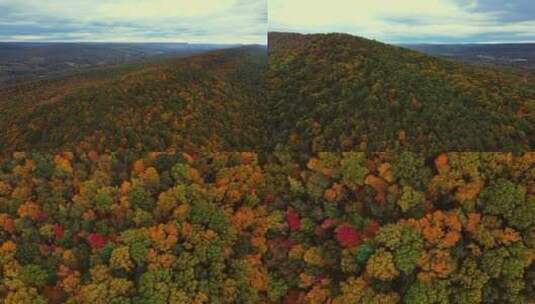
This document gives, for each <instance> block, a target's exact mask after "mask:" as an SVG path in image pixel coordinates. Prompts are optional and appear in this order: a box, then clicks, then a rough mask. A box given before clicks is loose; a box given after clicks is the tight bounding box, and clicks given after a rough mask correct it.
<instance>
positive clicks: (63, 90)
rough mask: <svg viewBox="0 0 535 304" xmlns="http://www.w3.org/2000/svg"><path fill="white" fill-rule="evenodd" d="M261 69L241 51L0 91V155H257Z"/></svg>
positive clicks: (254, 52) (257, 55)
mask: <svg viewBox="0 0 535 304" xmlns="http://www.w3.org/2000/svg"><path fill="white" fill-rule="evenodd" d="M266 63H267V58H266V51H265V49H264V48H261V47H243V48H237V49H230V50H223V51H215V52H211V53H207V54H203V55H197V56H192V57H188V58H175V59H166V60H162V61H161V62H151V63H148V64H142V65H138V66H127V67H118V68H113V69H108V70H101V71H96V72H93V73H88V74H85V75H84V74H83V75H77V76H73V77H70V78H66V79H51V80H43V81H37V82H30V83H26V84H21V85H19V86H14V87H8V88H4V89H0V130H1V131H0V149H1V150H2V151H3V152H5V151H26V150H30V149H32V150H34V149H36V150H40V151H51V150H59V151H61V150H72V149H73V148H75V147H80V146H86V147H91V148H93V149H98V150H101V151H104V150H107V151H118V150H120V149H137V150H141V151H166V150H169V149H175V150H180V151H196V150H199V149H205V150H209V151H225V150H232V151H236V150H253V149H258V147H257V144H259V143H262V142H263V140H262V138H263V127H261V126H262V119H263V118H262V116H261V114H262V113H264V112H265V111H263V110H262V106H263V104H264V103H263V102H262V100H263V98H264V96H265V95H266V94H265V93H264V91H265V89H264V83H265V81H264V80H263V78H262V77H263V75H264V71H265V69H266Z"/></svg>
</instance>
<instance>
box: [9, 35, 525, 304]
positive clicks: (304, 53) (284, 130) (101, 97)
mask: <svg viewBox="0 0 535 304" xmlns="http://www.w3.org/2000/svg"><path fill="white" fill-rule="evenodd" d="M270 38H271V42H272V45H271V47H270V55H269V67H267V66H266V59H267V58H266V56H265V52H264V51H265V50H264V49H261V48H247V47H246V48H239V49H233V50H225V51H219V52H214V53H209V54H205V55H202V56H195V57H190V58H187V59H174V60H166V61H163V62H161V63H159V64H155V63H152V64H147V65H142V66H137V67H129V68H123V69H118V70H108V71H109V72H110V73H109V75H103V74H99V73H97V74H93V75H85V76H82V77H81V76H76V77H74V78H70V79H68V80H67V82H65V83H63V84H60V82H56V81H55V80H44V81H41V82H36V83H29V84H22V85H20V86H16V87H11V88H9V89H6V90H3V91H0V100H1V101H2V103H1V105H0V115H1V117H0V118H1V119H0V151H1V152H2V155H3V156H2V157H1V158H0V303H1V304H32V303H38V304H41V303H43V304H44V303H70V304H74V303H81V304H100V303H102V304H104V303H106V304H107V303H110V304H164V303H177V304H187V303H191V304H200V303H216V304H218V303H288V304H292V303H295V304H296V303H307V304H308V303H311V304H323V303H326V304H342V303H344V304H345V303H352V304H353V303H356V304H358V303H363V304H364V303H366V304H367V303H372V304H374V303H376V304H388V303H411V304H412V303H416V304H435V303H440V304H446V303H452V304H475V303H491V304H502V303H511V304H513V303H515V304H516V303H525V304H533V303H534V302H533V301H534V299H535V263H534V261H535V153H520V152H516V151H515V152H514V154H513V153H512V152H502V153H499V152H492V153H489V152H487V153H484V152H481V153H479V152H478V153H476V152H446V153H443V152H444V151H451V150H459V151H463V150H470V149H483V150H487V149H493V150H522V149H524V150H527V148H533V147H535V145H534V142H533V140H534V139H535V136H534V135H535V133H534V129H533V128H534V126H535V124H534V123H535V121H534V120H533V119H534V117H535V115H534V114H535V112H534V108H533V101H534V97H535V87H534V86H533V83H532V82H530V80H529V79H528V80H527V81H526V82H524V83H520V82H518V81H519V80H518V79H517V78H515V77H516V76H514V75H509V74H507V73H498V72H496V71H493V70H485V69H479V68H475V67H462V66H459V65H456V64H453V63H450V62H446V61H441V60H438V59H432V58H430V57H427V56H424V55H420V54H418V53H415V52H412V51H406V50H402V49H399V48H394V47H389V46H385V45H382V44H378V43H375V42H371V41H367V40H363V39H359V38H355V37H349V36H345V35H338V34H336V35H318V36H301V35H287V34H273V35H271V37H270ZM266 69H267V72H268V78H267V80H268V81H267V82H266V81H265V79H264V76H265V75H264V72H265V71H266ZM71 86H72V87H71ZM48 89H50V90H48ZM17 150H26V151H27V152H13V151H17ZM359 150H363V151H364V152H357V151H359ZM30 151H32V152H30ZM66 151H70V152H66ZM152 151H160V152H152ZM177 151H179V152H177ZM223 151H232V152H223ZM238 151H242V152H238ZM243 151H248V152H243ZM324 151H330V152H324ZM349 151H351V152H349ZM374 151H382V152H374Z"/></svg>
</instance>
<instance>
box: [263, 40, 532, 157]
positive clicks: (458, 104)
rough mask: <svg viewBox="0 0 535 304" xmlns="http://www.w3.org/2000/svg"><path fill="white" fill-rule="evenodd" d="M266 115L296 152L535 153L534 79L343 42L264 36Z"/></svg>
mask: <svg viewBox="0 0 535 304" xmlns="http://www.w3.org/2000/svg"><path fill="white" fill-rule="evenodd" d="M267 79H268V88H269V93H270V97H269V109H270V114H269V117H270V119H271V125H272V126H274V127H275V130H274V131H273V132H274V134H275V136H274V137H275V138H277V140H278V143H281V144H285V145H288V146H292V147H296V146H299V150H300V151H308V150H312V151H340V150H350V149H359V150H365V151H385V150H394V149H398V148H402V149H408V150H413V151H428V152H434V153H436V152H439V151H476V150H477V151H516V150H529V149H532V148H533V147H535V141H534V138H535V127H534V126H535V79H533V78H528V77H521V76H518V75H516V74H514V73H508V72H505V71H501V70H497V69H490V68H483V67H477V66H472V65H464V64H460V63H454V62H451V61H449V60H444V59H440V58H435V57H431V56H428V55H425V54H422V53H419V52H416V51H412V50H407V49H404V48H401V47H396V46H391V45H387V44H383V43H380V42H377V41H372V40H367V39H364V38H360V37H354V36H350V35H346V34H316V35H301V34H293V33H270V34H269V73H268V78H267Z"/></svg>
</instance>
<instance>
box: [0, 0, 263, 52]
mask: <svg viewBox="0 0 535 304" xmlns="http://www.w3.org/2000/svg"><path fill="white" fill-rule="evenodd" d="M266 1H267V0H195V1H191V0H113V1H110V0H91V1H89V0H70V1H64V0H26V1H20V0H0V40H4V41H5V40H9V41H11V40H21V39H20V37H21V36H22V37H31V36H34V38H35V40H39V41H132V42H154V41H157V42H166V41H169V42H182V41H186V42H197V43H264V44H265V43H266V31H267V4H266ZM24 40H31V39H24Z"/></svg>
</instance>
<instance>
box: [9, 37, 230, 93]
mask: <svg viewBox="0 0 535 304" xmlns="http://www.w3.org/2000/svg"><path fill="white" fill-rule="evenodd" d="M231 47H236V45H220V44H188V43H9V42H2V43H0V86H1V85H6V84H13V83H17V82H20V81H23V80H27V79H29V78H32V79H33V78H36V77H37V78H43V77H49V76H51V75H57V74H65V73H72V72H78V71H82V70H83V71H85V70H87V69H91V68H99V67H106V66H111V65H117V64H125V63H133V62H139V61H142V60H145V59H149V58H155V57H170V56H186V55H194V54H199V53H203V52H206V51H210V50H216V49H226V48H231Z"/></svg>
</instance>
